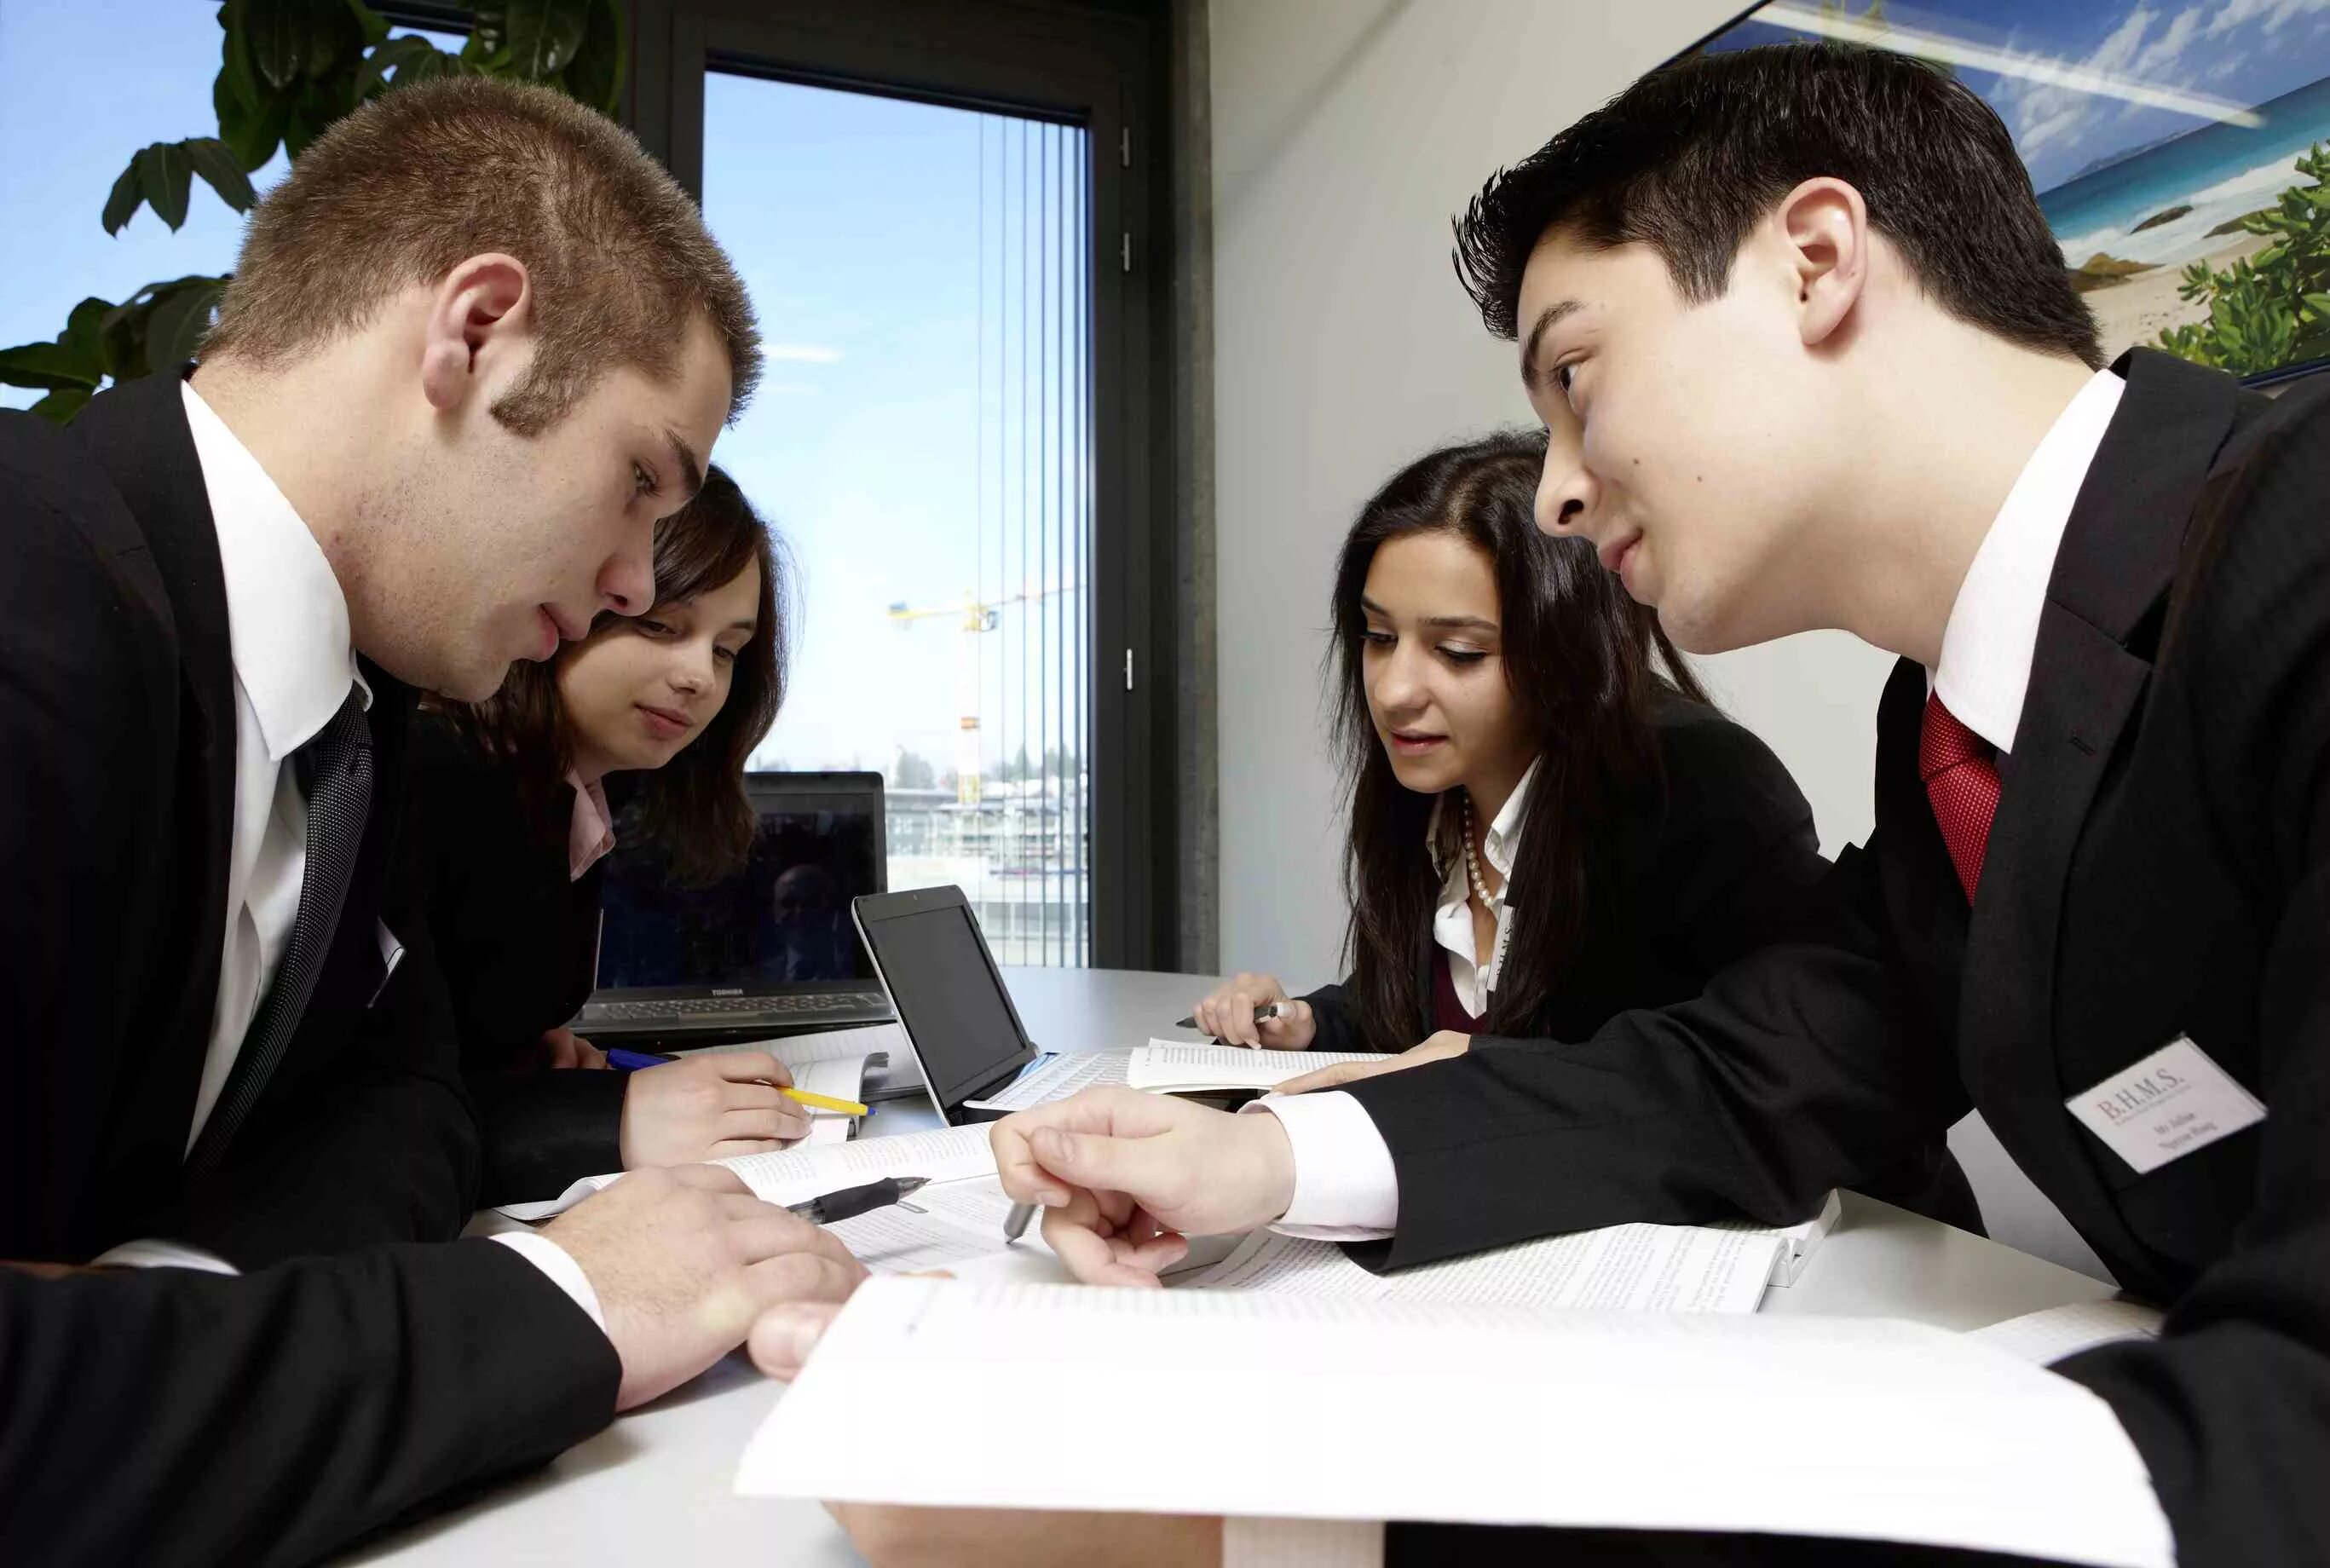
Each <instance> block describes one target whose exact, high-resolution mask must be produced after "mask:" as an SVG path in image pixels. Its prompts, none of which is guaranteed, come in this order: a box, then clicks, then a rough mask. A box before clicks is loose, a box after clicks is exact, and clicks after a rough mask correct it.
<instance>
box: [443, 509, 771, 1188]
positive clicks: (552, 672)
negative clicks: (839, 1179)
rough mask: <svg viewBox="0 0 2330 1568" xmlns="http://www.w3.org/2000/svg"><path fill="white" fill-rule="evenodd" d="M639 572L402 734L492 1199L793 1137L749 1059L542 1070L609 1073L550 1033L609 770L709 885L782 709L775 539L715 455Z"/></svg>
mask: <svg viewBox="0 0 2330 1568" xmlns="http://www.w3.org/2000/svg"><path fill="white" fill-rule="evenodd" d="M655 576H656V601H655V604H654V606H653V607H652V608H651V609H649V610H648V611H647V612H646V613H645V614H643V615H640V616H638V617H636V618H633V619H624V618H622V617H620V616H615V615H602V616H601V617H600V618H599V619H598V620H597V621H595V622H594V623H593V624H592V628H591V633H590V635H589V636H588V637H587V638H583V639H582V640H581V641H580V642H576V643H573V644H570V645H568V646H567V647H565V648H564V649H563V650H561V651H560V653H559V654H558V656H557V657H556V658H555V659H554V661H552V662H551V663H548V664H545V665H519V666H513V667H512V669H511V671H510V674H509V678H508V679H507V681H506V682H505V683H504V685H503V686H502V689H501V690H500V691H499V692H498V693H497V694H495V695H494V696H493V697H492V698H490V699H488V701H486V702H483V703H477V704H440V705H438V706H436V707H435V708H434V709H433V711H432V712H431V713H428V714H425V715H424V716H423V719H422V722H421V725H420V727H419V731H418V733H417V734H416V737H415V745H414V776H413V784H412V807H411V811H412V816H411V822H412V828H411V831H412V832H413V833H414V834H415V835H416V836H417V837H418V842H419V843H420V844H421V845H422V846H423V847H422V849H421V858H422V859H423V860H424V861H425V863H426V864H428V865H429V866H430V868H431V869H430V875H429V886H428V891H427V899H428V913H429V923H430V930H431V937H432V939H433V946H434V949H435V956H436V961H437V965H438V967H439V968H441V969H442V971H443V974H444V978H445V982H446V990H447V994H448V996H449V997H450V1002H451V1010H452V1015H453V1021H454V1026H455V1027H456V1029H457V1030H458V1031H459V1035H460V1041H461V1049H462V1056H463V1064H464V1067H465V1069H466V1070H467V1072H468V1074H469V1082H470V1085H471V1089H472V1092H473V1094H474V1095H475V1097H476V1099H477V1100H478V1108H479V1112H480V1115H481V1117H482V1118H483V1120H484V1123H485V1131H486V1146H487V1148H486V1195H487V1197H488V1199H489V1200H491V1201H511V1200H514V1199H518V1198H529V1197H545V1196H550V1195H554V1194H555V1193H556V1192H558V1191H559V1190H561V1189H562V1188H563V1187H564V1185H566V1184H567V1183H568V1182H570V1181H572V1180H573V1178H575V1177H576V1176H587V1175H592V1174H595V1173H598V1172H603V1171H609V1170H615V1169H626V1168H631V1167H639V1166H648V1165H676V1164H684V1163H687V1162H690V1161H694V1160H701V1159H707V1158H713V1157H719V1156H723V1155H734V1154H748V1153H753V1152H757V1151H760V1150H764V1149H768V1148H775V1147H776V1146H777V1141H778V1140H780V1139H782V1138H794V1137H798V1136H800V1134H801V1133H803V1132H805V1131H806V1130H807V1122H806V1121H805V1119H803V1117H802V1116H801V1114H800V1112H799V1111H798V1110H797V1109H795V1108H794V1107H793V1106H792V1104H791V1102H790V1101H788V1100H785V1099H784V1098H783V1097H782V1096H781V1095H779V1094H778V1093H777V1091H776V1089H775V1088H774V1087H772V1085H781V1084H783V1083H786V1082H790V1080H789V1078H788V1077H787V1074H786V1073H785V1071H784V1068H783V1066H782V1065H781V1063H777V1062H776V1061H775V1060H774V1059H773V1058H771V1057H768V1056H765V1055H761V1054H757V1053H743V1054H736V1055H718V1056H708V1057H701V1058H696V1059H692V1060H688V1061H683V1062H677V1063H669V1064H667V1065H664V1066H659V1067H654V1068H649V1069H647V1070H645V1071H642V1072H634V1073H619V1072H603V1071H601V1072H571V1071H558V1069H566V1068H603V1067H604V1065H605V1057H604V1055H603V1054H602V1053H600V1052H598V1051H597V1050H596V1049H594V1048H593V1047H592V1045H591V1044H590V1043H589V1042H588V1041H585V1040H582V1039H580V1038H579V1037H577V1036H576V1035H575V1034H573V1031H572V1030H571V1029H569V1028H567V1027H566V1024H567V1021H568V1020H569V1019H571V1018H572V1017H573V1015H574V1014H575V1012H576V1010H577V1009H578V1008H579V1007H580V1006H582V1001H583V999H584V998H585V997H588V996H589V995H590V992H591V989H592V971H593V968H594V958H595V954H596V949H597V936H598V929H599V896H600V882H601V873H600V867H599V862H600V860H601V857H602V856H603V855H605V854H606V853H607V852H608V851H609V850H610V849H611V848H612V847H613V846H614V822H615V818H616V813H615V812H614V811H612V810H611V809H610V806H609V801H608V796H607V785H608V783H609V782H610V781H615V782H617V783H618V786H619V792H620V794H621V795H622V796H623V797H624V798H625V801H626V809H625V811H624V812H623V813H622V815H623V817H624V820H625V822H626V824H627V829H628V830H629V831H634V832H637V833H638V834H639V835H641V836H644V837H645V838H647V839H649V840H652V841H653V842H654V843H655V845H657V846H658V848H659V849H660V850H661V851H662V852H663V853H664V855H666V857H667V858H668V862H669V864H670V865H671V867H672V870H673V873H674V874H676V875H677V876H679V877H681V878H682V879H683V880H688V881H711V880H714V879H716V878H717V877H719V876H721V875H723V874H726V873H728V872H730V871H732V870H734V868H736V867H737V866H739V865H741V864H743V863H744V856H745V855H746V853H747V851H748V850H749V849H750V848H751V846H752V842H753V828H754V817H753V809H752V807H751V805H750V803H749V802H748V801H747V800H746V799H745V797H744V769H745V763H746V760H748V759H749V758H750V757H751V755H752V752H753V747H754V746H755V745H757V744H758V743H759V741H760V740H761V737H762V735H763V734H765V733H766V732H767V731H768V728H769V725H770V724H771V723H772V722H773V721H774V719H775V717H776V714H777V710H778V707H779V706H780V704H781V703H782V702H783V700H784V668H785V625H784V620H783V617H782V615H781V611H780V609H779V606H780V605H781V602H782V600H783V592H782V583H781V572H780V569H779V565H778V555H777V552H776V550H775V547H774V545H773V543H772V540H771V537H770V534H769V532H768V530H767V528H766V527H764V526H763V525H762V522H761V520H760V518H759V517H758V516H756V515H754V513H753V508H752V506H751V505H750V504H749V503H748V502H747V501H746V500H745V498H744V495H743V493H742V492H741V491H740V490H738V488H737V487H736V485H735V482H734V480H733V479H731V478H729V477H728V476H727V475H726V474H725V473H723V472H722V471H721V470H720V469H718V468H713V469H711V470H710V471H709V472H707V473H706V476H705V481H704V487H703V489H702V491H701V492H699V493H698V494H697V496H696V498H695V499H694V500H693V501H691V502H690V503H689V504H688V505H687V506H686V507H685V508H684V509H682V510H681V511H680V512H678V513H677V514H676V515H673V516H671V517H670V518H668V519H667V520H666V521H665V522H664V523H663V524H661V525H660V527H659V528H658V530H657V534H656V545H655Z"/></svg>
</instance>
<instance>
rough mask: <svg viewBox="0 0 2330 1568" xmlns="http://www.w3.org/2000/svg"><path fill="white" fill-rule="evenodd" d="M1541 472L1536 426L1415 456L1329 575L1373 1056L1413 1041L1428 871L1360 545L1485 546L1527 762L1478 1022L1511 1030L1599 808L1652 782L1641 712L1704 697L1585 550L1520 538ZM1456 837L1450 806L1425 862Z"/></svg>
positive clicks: (1580, 895) (1348, 875) (1578, 924)
mask: <svg viewBox="0 0 2330 1568" xmlns="http://www.w3.org/2000/svg"><path fill="white" fill-rule="evenodd" d="M1544 467H1545V434H1544V432H1543V431H1536V432H1521V431H1514V432H1508V433H1504V434H1499V435H1493V436H1490V437H1488V438H1486V439H1482V440H1478V441H1473V442H1471V443H1470V444H1468V445H1465V446H1461V447H1449V448H1445V449H1442V450H1440V451H1436V452H1432V453H1428V454H1426V455H1425V456H1424V457H1421V458H1417V459H1416V461H1415V462H1413V463H1410V464H1409V465H1408V466H1407V468H1403V469H1401V470H1400V471H1399V472H1398V473H1397V474H1396V475H1394V476H1393V477H1392V478H1391V480H1390V481H1389V482H1388V484H1386V485H1385V486H1384V487H1383V488H1382V489H1380V490H1378V491H1377V492H1376V494H1375V496H1374V498H1373V499H1371V500H1369V502H1368V504H1367V505H1365V506H1363V507H1361V508H1360V510H1359V520H1358V521H1357V522H1355V523H1353V524H1351V531H1350V534H1349V535H1348V536H1347V537H1346V538H1345V539H1344V541H1343V553H1342V558H1341V560H1340V562H1339V563H1338V564H1337V566H1336V569H1335V597H1334V605H1333V616H1334V619H1333V623H1332V624H1333V639H1334V640H1333V646H1332V647H1331V650H1330V652H1329V655H1328V659H1329V663H1330V664H1331V666H1332V667H1333V670H1334V675H1335V680H1336V697H1335V704H1334V734H1335V749H1336V751H1337V753H1338V755H1339V757H1340V760H1341V763H1342V769H1343V778H1344V782H1345V787H1346V789H1347V790H1348V791H1349V800H1348V805H1349V810H1350V842H1349V844H1348V845H1346V847H1345V851H1344V855H1343V888H1344V892H1345V893H1346V894H1347V895H1348V896H1349V898H1350V905H1351V921H1350V930H1349V932H1348V934H1347V936H1346V938H1345V941H1346V945H1347V949H1348V951H1349V953H1350V959H1351V963H1352V969H1353V982H1354V983H1353V991H1354V993H1355V996H1354V998H1353V999H1354V1001H1355V1002H1356V1004H1357V1007H1356V1014H1357V1017H1358V1021H1359V1026H1360V1028H1361V1030H1362V1031H1363V1032H1364V1034H1366V1036H1367V1039H1368V1043H1369V1044H1370V1045H1371V1046H1373V1047H1375V1048H1377V1049H1379V1050H1385V1051H1398V1050H1404V1049H1406V1048H1407V1046H1410V1045H1413V1044H1416V1025H1417V1021H1418V1020H1419V1019H1420V1018H1422V1017H1423V1016H1424V1015H1425V1009H1426V1006H1427V1003H1428V1001H1429V998H1428V997H1426V996H1425V995H1422V994H1419V992H1418V991H1417V988H1416V943H1417V941H1418V940H1419V937H1418V934H1417V933H1418V932H1420V931H1424V930H1429V929H1430V927H1431V924H1432V914H1433V910H1434V909H1435V907H1436V905H1437V904H1438V902H1439V894H1440V885H1441V879H1440V877H1439V876H1438V874H1435V872H1434V871H1433V869H1432V850H1431V848H1430V847H1429V846H1427V845H1426V843H1425V833H1426V830H1427V828H1428V827H1429V825H1430V823H1431V818H1432V809H1433V804H1434V802H1435V799H1436V797H1435V796H1430V795H1419V794H1417V793H1416V792H1415V791H1414V790H1411V789H1407V788H1406V787H1405V786H1403V785H1402V784H1401V783H1400V782H1399V780H1398V779H1397V777H1395V776H1394V774H1393V773H1392V770H1391V760H1390V759H1389V758H1388V757H1387V756H1386V755H1385V754H1384V748H1383V742H1382V741H1380V740H1379V739H1378V737H1377V734H1376V727H1375V720H1374V718H1373V716H1372V715H1371V714H1370V713H1369V711H1368V692H1367V681H1366V675H1365V671H1364V667H1363V666H1364V653H1365V648H1366V640H1365V634H1366V632H1367V615H1366V612H1365V611H1364V610H1363V609H1361V608H1360V603H1359V600H1360V597H1361V595H1362V594H1363V593H1364V591H1365V590H1366V587H1367V581H1368V569H1369V566H1370V565H1372V564H1373V562H1374V561H1375V555H1376V551H1377V550H1378V548H1379V547H1381V546H1382V545H1383V544H1384V543H1386V542H1388V541H1389V540H1393V539H1398V538H1401V537H1404V536H1406V535H1408V534H1430V533H1445V534H1454V535H1455V536H1456V537H1457V538H1459V539H1462V540H1463V541H1464V542H1465V543H1468V544H1470V545H1472V546H1473V548H1474V549H1476V550H1478V551H1480V552H1481V553H1482V555H1484V556H1486V557H1487V558H1488V561H1489V564H1490V570H1491V572H1492V575H1493V576H1494V577H1495V579H1496V583H1497V600H1498V604H1499V615H1500V619H1501V622H1502V626H1503V633H1502V647H1503V664H1504V670H1505V679H1506V683H1507V685H1508V687H1509V688H1510V690H1511V693H1512V696H1513V702H1514V704H1515V705H1516V706H1517V708H1518V709H1519V711H1520V717H1521V722H1522V723H1523V724H1524V725H1525V726H1526V727H1527V730H1528V732H1529V734H1530V739H1531V741H1532V742H1533V744H1534V746H1535V748H1536V751H1537V758H1538V761H1537V771H1536V773H1535V774H1534V775H1532V776H1531V779H1530V787H1529V797H1528V799H1527V801H1526V803H1525V804H1524V806H1523V807H1522V814H1521V833H1520V850H1519V857H1518V860H1517V863H1516V864H1515V865H1514V866H1513V876H1512V882H1513V902H1512V919H1513V921H1514V930H1515V940H1514V942H1513V945H1512V947H1511V949H1510V950H1509V951H1508V952H1507V954H1506V956H1505V962H1504V967H1503V968H1502V970H1501V972H1500V973H1499V976H1498V979H1497V988H1496V990H1495V991H1493V992H1492V993H1491V995H1490V999H1489V1016H1488V1020H1487V1025H1488V1027H1489V1028H1490V1029H1491V1030H1492V1031H1499V1032H1505V1031H1517V1030H1519V1029H1520V1027H1521V1026H1523V1025H1525V1023H1526V1021H1527V1020H1528V1019H1529V1017H1530V1015H1532V1014H1534V1013H1535V1012H1536V1011H1537V1010H1538V1008H1539V1006H1542V1005H1543V1003H1544V1001H1545V999H1546V997H1547V996H1548V995H1549V993H1550V992H1551V991H1552V989H1553V987H1554V985H1555V984H1556V982H1557V981H1558V979H1559V978H1560V977H1561V973H1562V970H1563V968H1564V967H1565V966H1566V965H1567V964H1568V961H1569V959H1570V957H1571V955H1572V954H1573V953H1574V952H1575V950H1576V949H1577V943H1578V940H1579V938H1580V936H1581V934H1582V933H1583V931H1584V930H1585V927H1586V914H1587V911H1588V908H1589V902H1588V901H1589V900H1590V898H1591V897H1592V895H1593V893H1594V889H1593V888H1592V886H1591V885H1590V883H1591V882H1592V880H1593V879H1592V876H1591V874H1590V868H1591V866H1592V864H1593V861H1594V854H1593V848H1594V841H1595V836H1596V829H1597V828H1598V827H1601V826H1602V825H1603V823H1604V822H1605V821H1606V820H1607V818H1608V817H1609V815H1610V812H1611V810H1612V808H1613V805H1614V803H1615V801H1617V800H1619V799H1620V798H1623V797H1624V796H1625V795H1627V794H1629V793H1631V792H1633V791H1634V790H1637V789H1643V788H1645V787H1647V786H1649V785H1652V784H1654V783H1655V782H1656V780H1657V779H1658V778H1659V760H1658V758H1659V753H1658V745H1657V741H1656V738H1655V736H1654V735H1653V732H1652V721H1653V715H1654V713H1655V711H1656V709H1657V707H1658V705H1659V704H1661V703H1662V702H1665V701H1676V700H1684V701H1690V702H1696V703H1704V702H1706V701H1707V700H1708V698H1707V694H1706V692H1705V691H1704V690H1703V689H1702V688H1701V687H1700V685H1699V682H1698V681H1697V680H1696V679H1695V678H1694V677H1693V676H1692V675H1691V669H1690V666H1687V665H1685V664H1684V663H1683V661H1682V658H1681V655H1679V654H1678V653H1676V651H1675V649H1674V647H1673V645H1672V643H1670V642H1669V641H1668V640H1667V638H1666V634H1665V633H1663V632H1662V631H1661V630H1660V629H1659V624H1658V619H1657V617H1656V615H1655V614H1654V613H1653V611H1652V610H1650V609H1646V608H1645V607H1643V606H1642V605H1638V604H1636V603H1635V602H1634V600H1631V599H1629V598H1627V597H1626V592H1625V590H1624V588H1623V587H1621V586H1620V585H1619V582H1618V580H1617V578H1616V577H1615V576H1614V575H1612V574H1611V573H1609V572H1607V571H1603V570H1602V568H1601V566H1600V565H1599V564H1598V563H1597V562H1596V561H1595V559H1594V550H1593V546H1592V545H1591V544H1589V543H1586V541H1585V540H1583V539H1549V538H1547V537H1546V536H1545V535H1544V534H1540V533H1539V532H1538V530H1537V527H1536V525H1535V524H1534V522H1533V521H1532V518H1531V511H1532V506H1533V503H1534V501H1535V498H1536V495H1537V483H1538V476H1539V472H1540V471H1541V470H1542V469H1543V468H1544ZM1654 654H1655V655H1656V656H1657V660H1658V661H1659V662H1662V663H1663V665H1664V666H1665V668H1664V670H1663V671H1662V670H1661V669H1660V668H1659V666H1658V663H1654V662H1653V655H1654ZM1461 831H1462V830H1461V828H1460V827H1458V818H1457V815H1456V814H1455V813H1454V812H1453V811H1452V812H1448V813H1445V814H1444V817H1443V820H1442V824H1441V832H1442V834H1443V836H1444V837H1445V838H1446V840H1447V842H1446V843H1445V844H1444V845H1441V846H1440V851H1441V855H1442V856H1443V864H1446V857H1447V856H1449V855H1462V854H1463V846H1462V845H1461V844H1460V843H1459V842H1458V834H1459V833H1460V832H1461Z"/></svg>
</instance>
